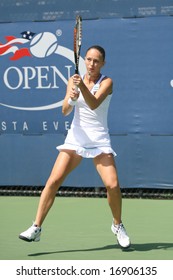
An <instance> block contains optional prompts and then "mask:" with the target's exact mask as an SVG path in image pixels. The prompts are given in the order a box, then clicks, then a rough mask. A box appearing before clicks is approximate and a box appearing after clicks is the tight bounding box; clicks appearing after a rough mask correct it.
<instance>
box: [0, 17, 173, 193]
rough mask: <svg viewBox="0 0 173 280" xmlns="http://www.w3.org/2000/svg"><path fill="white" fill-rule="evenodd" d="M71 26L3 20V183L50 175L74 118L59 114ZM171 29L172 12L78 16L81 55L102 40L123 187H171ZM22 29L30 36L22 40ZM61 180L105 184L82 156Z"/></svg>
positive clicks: (69, 69) (41, 180)
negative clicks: (110, 81) (123, 16)
mask: <svg viewBox="0 0 173 280" xmlns="http://www.w3.org/2000/svg"><path fill="white" fill-rule="evenodd" d="M73 25H74V20H73V21H71V20H68V21H57V22H49V23H48V22H35V23H34V22H25V23H24V22H23V23H21V22H19V23H6V24H5V23H4V24H1V27H2V28H1V30H0V42H1V45H0V85H1V90H0V175H1V176H0V185H44V184H45V181H46V179H47V177H48V176H49V173H50V171H51V168H52V165H53V163H54V161H55V159H56V156H57V154H58V152H57V150H56V146H57V145H59V144H61V143H63V141H64V138H65V135H66V133H67V129H68V127H69V125H70V122H71V118H72V116H69V117H63V116H62V113H61V104H62V100H63V98H64V95H65V89H66V83H67V80H68V77H69V76H70V75H72V74H73V72H74V64H73V52H72V49H73V37H72V36H73ZM172 29H173V18H172V17H151V18H131V19H120V18H119V19H118V18H116V19H100V20H84V21H83V44H82V54H81V57H82V58H83V57H84V55H85V50H86V49H87V48H88V47H89V46H90V45H93V44H100V45H102V46H103V47H104V48H105V49H106V53H107V57H106V65H105V67H104V69H103V73H104V74H106V75H108V76H110V77H111V78H112V79H113V81H114V93H113V97H112V103H111V106H110V111H109V127H110V134H111V140H112V146H113V148H114V149H115V150H116V152H117V154H118V156H117V158H116V162H117V168H118V172H119V178H120V184H121V186H123V187H151V188H152V187H159V188H172V187H173V172H172V158H173V110H172V104H173V87H172V86H173V82H171V81H173V55H172V50H173V33H172ZM23 31H32V32H33V33H35V34H33V38H29V39H27V37H26V38H25V39H24V38H22V35H21V33H22V32H23ZM31 35H32V34H31ZM7 36H8V37H7ZM9 36H13V37H9ZM21 39H22V40H21ZM23 49H25V50H23ZM16 50H18V51H16ZM23 53H25V54H27V56H23ZM82 58H81V62H80V72H81V74H82V73H83V72H84V71H85V67H84V62H83V59H82ZM88 162H89V163H90V164H88ZM86 169H87V172H86ZM88 174H90V176H88ZM64 185H68V186H84V187H85V186H100V185H102V182H101V181H100V179H99V177H98V175H97V173H96V171H95V169H94V166H93V164H92V160H85V159H84V160H83V162H82V164H81V166H79V167H78V168H77V170H75V171H74V172H73V173H72V174H71V175H70V176H69V177H68V178H67V179H66V181H65V182H64Z"/></svg>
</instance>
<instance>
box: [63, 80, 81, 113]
mask: <svg viewBox="0 0 173 280" xmlns="http://www.w3.org/2000/svg"><path fill="white" fill-rule="evenodd" d="M78 97H79V94H78V93H77V94H76V91H75V87H74V84H73V79H72V77H71V78H70V79H69V81H68V84H67V91H66V96H65V98H64V101H63V105H62V113H63V114H64V116H67V115H69V114H70V113H71V112H72V111H73V107H74V106H72V105H70V104H69V100H76V99H77V98H78Z"/></svg>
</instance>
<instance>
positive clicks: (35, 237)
mask: <svg viewBox="0 0 173 280" xmlns="http://www.w3.org/2000/svg"><path fill="white" fill-rule="evenodd" d="M40 235H41V227H38V226H36V225H34V224H33V225H32V226H31V227H30V228H28V229H27V230H26V231H24V232H22V233H21V234H20V235H19V238H20V239H22V240H24V241H27V242H32V241H35V242H38V241H40Z"/></svg>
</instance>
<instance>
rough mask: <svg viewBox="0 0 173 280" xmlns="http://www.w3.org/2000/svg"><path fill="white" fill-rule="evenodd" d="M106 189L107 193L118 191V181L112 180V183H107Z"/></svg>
mask: <svg viewBox="0 0 173 280" xmlns="http://www.w3.org/2000/svg"><path fill="white" fill-rule="evenodd" d="M106 189H107V191H108V192H112V191H113V192H114V191H118V190H119V183H118V181H117V180H114V181H111V182H108V183H107V184H106Z"/></svg>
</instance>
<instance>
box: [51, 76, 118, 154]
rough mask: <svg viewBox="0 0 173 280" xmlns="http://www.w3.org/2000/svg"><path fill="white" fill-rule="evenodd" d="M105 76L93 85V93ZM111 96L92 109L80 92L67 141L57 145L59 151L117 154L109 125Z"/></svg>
mask: <svg viewBox="0 0 173 280" xmlns="http://www.w3.org/2000/svg"><path fill="white" fill-rule="evenodd" d="M104 77H105V76H104V75H101V77H100V79H99V80H98V81H97V82H96V84H95V85H94V86H93V88H92V90H91V93H92V94H94V93H96V92H97V90H98V89H99V87H100V82H101V81H102V79H103V78H104ZM111 96H112V95H108V96H107V97H106V98H105V100H104V101H103V102H102V103H101V105H100V106H99V107H98V108H96V109H95V110H91V109H90V108H89V106H88V105H87V104H86V102H85V100H84V98H83V96H82V94H81V93H80V95H79V98H78V100H77V102H76V105H75V112H74V117H73V120H72V123H71V126H70V129H69V130H68V133H67V136H66V139H65V142H64V144H63V145H60V146H57V149H58V150H59V151H61V150H65V149H68V150H75V151H76V153H77V154H78V155H80V156H82V157H85V158H94V157H96V156H98V155H99V154H101V153H107V154H108V153H112V154H113V155H114V156H116V153H115V152H114V150H113V149H112V147H111V141H110V136H109V130H108V125H107V114H108V108H109V104H110V100H111Z"/></svg>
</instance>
